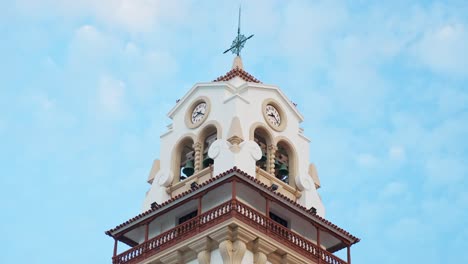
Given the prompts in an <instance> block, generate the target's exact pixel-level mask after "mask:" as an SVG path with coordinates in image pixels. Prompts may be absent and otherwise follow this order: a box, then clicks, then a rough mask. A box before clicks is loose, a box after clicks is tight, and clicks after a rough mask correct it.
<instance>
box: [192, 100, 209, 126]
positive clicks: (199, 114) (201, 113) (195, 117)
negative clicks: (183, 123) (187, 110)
mask: <svg viewBox="0 0 468 264" xmlns="http://www.w3.org/2000/svg"><path fill="white" fill-rule="evenodd" d="M206 107H207V105H206V102H201V103H199V104H197V105H196V106H195V108H193V111H192V118H191V120H192V124H197V123H200V122H201V121H203V119H204V118H205V115H206Z"/></svg>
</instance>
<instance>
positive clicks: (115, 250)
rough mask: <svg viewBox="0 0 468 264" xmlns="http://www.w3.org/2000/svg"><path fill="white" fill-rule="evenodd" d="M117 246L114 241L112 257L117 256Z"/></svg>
mask: <svg viewBox="0 0 468 264" xmlns="http://www.w3.org/2000/svg"><path fill="white" fill-rule="evenodd" d="M117 244H118V240H117V239H114V257H115V256H117Z"/></svg>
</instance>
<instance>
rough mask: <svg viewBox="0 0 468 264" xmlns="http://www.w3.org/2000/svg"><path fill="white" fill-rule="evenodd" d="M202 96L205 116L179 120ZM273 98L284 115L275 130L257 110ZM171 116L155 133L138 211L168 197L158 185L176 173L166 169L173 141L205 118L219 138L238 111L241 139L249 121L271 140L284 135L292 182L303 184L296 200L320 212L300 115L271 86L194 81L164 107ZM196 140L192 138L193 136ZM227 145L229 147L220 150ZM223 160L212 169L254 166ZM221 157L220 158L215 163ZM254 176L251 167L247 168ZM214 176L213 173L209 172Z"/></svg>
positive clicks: (224, 136) (247, 133) (196, 130)
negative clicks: (152, 164)
mask: <svg viewBox="0 0 468 264" xmlns="http://www.w3.org/2000/svg"><path fill="white" fill-rule="evenodd" d="M201 96H205V97H207V98H208V99H209V101H210V104H211V107H210V108H211V109H210V113H209V115H208V116H207V119H206V120H205V121H204V124H202V125H201V126H200V127H198V128H194V129H191V128H188V127H187V126H186V123H185V118H186V112H187V111H190V110H191V109H190V107H191V106H192V103H193V102H194V101H195V100H196V99H197V98H199V97H201ZM267 98H269V99H272V100H274V101H275V102H276V103H277V104H279V106H280V107H281V109H282V110H283V112H284V117H283V118H285V119H286V120H287V121H286V122H287V126H286V127H285V129H284V131H281V132H278V131H275V130H273V129H271V128H269V126H268V125H267V124H266V121H265V119H264V116H263V109H262V104H263V102H264V100H265V99H267ZM169 114H170V117H172V119H173V124H172V128H171V129H169V131H168V132H167V133H165V134H163V135H162V136H161V154H160V171H159V172H158V174H157V175H156V176H155V179H154V181H153V184H152V186H151V189H150V191H149V192H148V194H147V197H146V199H145V202H144V205H143V211H144V210H147V209H149V208H150V205H151V203H152V202H154V201H156V202H158V203H162V202H164V201H166V200H167V199H169V198H170V197H169V196H168V194H167V193H166V191H165V186H161V185H164V184H167V183H169V182H171V181H170V180H168V179H170V178H171V175H172V176H173V175H178V172H177V171H172V170H173V168H171V165H172V163H171V160H172V158H173V155H172V154H173V151H174V148H175V147H176V143H177V142H178V141H179V140H180V139H181V138H183V137H185V136H192V137H193V138H195V139H196V138H197V136H198V135H199V134H200V132H201V131H202V130H203V129H204V128H205V127H206V125H207V124H213V123H217V124H219V127H221V130H222V135H221V138H222V139H223V140H226V139H227V137H228V135H229V128H230V126H231V121H232V119H233V118H234V117H238V118H239V119H240V123H241V131H242V136H243V138H244V140H246V141H248V140H249V136H250V130H251V127H252V126H253V125H254V124H264V126H265V127H268V128H269V131H270V133H271V134H272V136H273V138H274V141H275V142H276V141H278V140H279V139H281V138H283V139H287V141H289V142H290V143H291V145H292V147H293V149H294V151H295V152H296V156H297V157H298V158H297V167H296V172H297V173H296V178H298V180H297V181H296V183H298V184H297V185H298V186H299V187H300V188H305V189H304V190H303V195H302V197H301V198H300V199H299V200H298V202H299V203H300V204H302V205H303V206H305V207H307V208H310V207H311V206H314V207H315V208H317V212H318V214H319V215H322V216H323V215H324V213H325V209H324V207H323V204H322V202H321V200H320V198H319V196H318V193H317V191H316V189H315V186H314V184H313V181H312V178H311V177H310V176H309V174H308V169H309V163H310V162H309V141H308V140H307V139H306V138H305V137H304V136H303V135H301V133H300V132H299V125H300V122H301V121H302V116H300V114H299V113H298V112H297V109H295V107H294V106H293V105H292V104H291V103H290V102H289V99H288V98H286V97H285V95H284V94H283V93H282V92H281V90H280V89H279V88H278V87H276V86H271V85H264V84H256V83H246V82H244V81H242V80H241V79H239V78H238V77H236V78H235V79H233V80H231V81H230V82H219V83H201V84H197V85H195V86H194V87H193V88H192V89H191V90H190V91H189V92H188V93H187V94H186V95H185V96H184V97H183V98H182V99H181V100H180V102H179V103H178V104H177V105H176V106H175V107H174V108H173V110H171V112H170V113H169ZM195 141H196V140H195ZM224 151H229V149H227V150H224ZM228 162H229V161H223V162H218V163H219V164H218V165H217V164H216V162H215V164H214V167H215V169H214V170H215V172H221V170H217V167H219V168H221V167H222V170H224V169H225V167H226V168H228V167H229V168H231V167H233V166H231V165H235V166H237V167H239V168H240V169H243V168H245V169H244V170H246V171H249V172H250V171H251V170H252V168H254V167H255V160H254V159H252V158H250V159H236V160H235V161H232V162H229V164H227V163H228ZM221 163H222V164H221ZM252 174H253V175H252V176H255V173H252ZM214 176H216V173H215V175H214Z"/></svg>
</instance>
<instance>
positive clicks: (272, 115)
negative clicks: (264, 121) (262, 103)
mask: <svg viewBox="0 0 468 264" xmlns="http://www.w3.org/2000/svg"><path fill="white" fill-rule="evenodd" d="M268 116H271V117H273V118H274V119H275V120H276V122H278V118H276V116H275V115H274V114H268Z"/></svg>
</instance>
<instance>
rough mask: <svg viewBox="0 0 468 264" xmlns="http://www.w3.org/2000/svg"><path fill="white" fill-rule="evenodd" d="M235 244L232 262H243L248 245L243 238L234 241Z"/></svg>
mask: <svg viewBox="0 0 468 264" xmlns="http://www.w3.org/2000/svg"><path fill="white" fill-rule="evenodd" d="M232 246H233V254H232V262H231V263H232V264H241V263H242V259H243V258H244V254H245V250H246V249H247V246H246V245H245V243H244V242H243V241H241V240H236V241H235V242H234V243H232Z"/></svg>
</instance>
